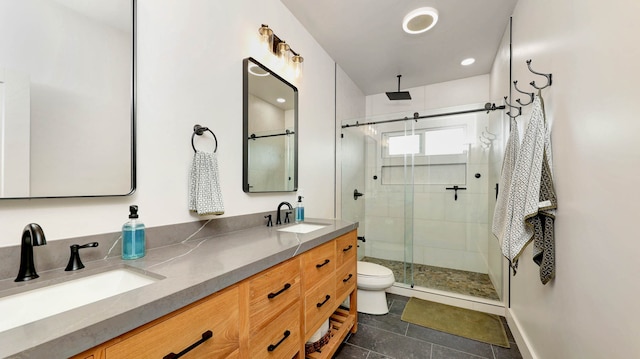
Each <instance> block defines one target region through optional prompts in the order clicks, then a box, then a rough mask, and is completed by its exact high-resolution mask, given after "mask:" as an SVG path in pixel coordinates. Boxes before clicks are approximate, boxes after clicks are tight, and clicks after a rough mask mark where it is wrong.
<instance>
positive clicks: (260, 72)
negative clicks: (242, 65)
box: [247, 64, 269, 77]
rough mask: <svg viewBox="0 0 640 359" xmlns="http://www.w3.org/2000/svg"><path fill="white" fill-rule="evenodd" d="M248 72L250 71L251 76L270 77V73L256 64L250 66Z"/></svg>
mask: <svg viewBox="0 0 640 359" xmlns="http://www.w3.org/2000/svg"><path fill="white" fill-rule="evenodd" d="M247 70H248V71H249V73H250V74H252V75H255V76H260V77H264V76H269V72H267V71H265V70H264V69H263V68H262V67H260V66H258V65H256V64H249V67H248V68H247Z"/></svg>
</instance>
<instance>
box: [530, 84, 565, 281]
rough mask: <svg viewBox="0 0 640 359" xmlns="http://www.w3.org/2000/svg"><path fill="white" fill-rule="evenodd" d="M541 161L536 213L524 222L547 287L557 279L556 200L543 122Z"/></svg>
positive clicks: (541, 279) (534, 258)
mask: <svg viewBox="0 0 640 359" xmlns="http://www.w3.org/2000/svg"><path fill="white" fill-rule="evenodd" d="M538 97H540V104H541V107H542V113H543V115H544V101H543V100H542V97H541V96H540V95H539V94H538ZM544 126H545V129H544V131H545V134H544V160H543V161H542V173H541V175H540V198H539V202H538V213H537V214H536V215H535V216H532V217H530V218H527V220H526V222H527V225H528V226H531V227H532V228H533V261H534V262H535V263H536V264H538V266H540V281H541V282H542V284H547V283H549V281H551V280H552V279H553V278H554V277H555V275H556V264H555V238H554V222H555V218H556V208H557V207H558V199H557V198H556V191H555V187H554V185H553V173H552V151H551V131H550V130H549V126H548V125H547V123H546V116H545V121H544Z"/></svg>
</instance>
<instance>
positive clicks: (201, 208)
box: [189, 151, 224, 216]
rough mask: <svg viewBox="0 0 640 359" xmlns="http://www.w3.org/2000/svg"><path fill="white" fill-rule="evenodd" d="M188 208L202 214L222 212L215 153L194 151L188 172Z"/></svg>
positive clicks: (222, 206) (222, 205)
mask: <svg viewBox="0 0 640 359" xmlns="http://www.w3.org/2000/svg"><path fill="white" fill-rule="evenodd" d="M189 210H190V211H194V212H197V213H198V214H199V215H201V216H204V215H208V214H223V213H224V204H223V202H222V191H221V190H220V181H219V175H218V157H217V154H216V153H207V152H201V151H196V153H195V154H194V155H193V163H192V164H191V171H190V174H189Z"/></svg>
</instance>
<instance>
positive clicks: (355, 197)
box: [353, 188, 364, 200]
mask: <svg viewBox="0 0 640 359" xmlns="http://www.w3.org/2000/svg"><path fill="white" fill-rule="evenodd" d="M362 196H364V193H360V192H358V189H357V188H356V189H354V190H353V199H354V200H358V197H362Z"/></svg>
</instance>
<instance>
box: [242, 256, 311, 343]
mask: <svg viewBox="0 0 640 359" xmlns="http://www.w3.org/2000/svg"><path fill="white" fill-rule="evenodd" d="M298 298H300V260H299V259H298V258H294V259H291V260H289V261H287V262H285V263H282V264H280V265H277V266H275V267H273V268H270V269H267V270H266V271H264V272H263V273H260V274H258V275H257V276H255V277H253V279H250V280H249V323H250V326H251V331H252V332H253V331H255V330H259V329H260V328H261V327H263V326H264V325H265V322H268V321H270V320H271V319H272V318H271V317H272V316H273V315H275V314H277V313H279V312H281V311H282V309H284V308H285V307H286V306H288V305H290V304H291V302H293V301H294V300H296V299H298Z"/></svg>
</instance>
